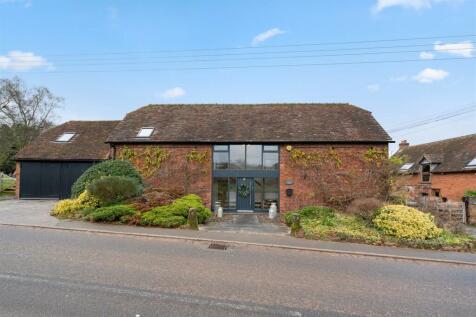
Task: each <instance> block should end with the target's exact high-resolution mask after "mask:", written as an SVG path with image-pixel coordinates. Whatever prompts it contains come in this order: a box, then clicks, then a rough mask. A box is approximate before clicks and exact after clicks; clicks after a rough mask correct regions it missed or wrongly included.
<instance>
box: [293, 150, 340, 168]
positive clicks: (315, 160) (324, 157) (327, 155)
mask: <svg viewBox="0 0 476 317" xmlns="http://www.w3.org/2000/svg"><path fill="white" fill-rule="evenodd" d="M287 149H288V151H289V153H290V159H291V161H292V162H293V163H296V164H299V165H301V166H303V167H312V166H314V167H315V166H316V165H321V164H323V163H329V162H331V163H334V164H335V166H336V167H337V168H340V167H341V166H342V160H341V159H340V157H339V155H338V154H337V152H336V151H335V150H334V149H333V148H330V149H328V150H326V151H319V152H304V151H303V150H300V149H295V148H293V147H291V146H288V147H287Z"/></svg>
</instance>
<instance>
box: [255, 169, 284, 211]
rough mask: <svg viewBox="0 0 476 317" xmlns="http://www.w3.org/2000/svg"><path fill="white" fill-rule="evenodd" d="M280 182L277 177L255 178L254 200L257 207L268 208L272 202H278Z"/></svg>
mask: <svg viewBox="0 0 476 317" xmlns="http://www.w3.org/2000/svg"><path fill="white" fill-rule="evenodd" d="M278 197H279V183H278V179H277V178H261V177H258V178H255V179H254V201H255V208H256V209H268V208H269V207H270V206H271V203H273V202H274V203H276V204H277V203H278Z"/></svg>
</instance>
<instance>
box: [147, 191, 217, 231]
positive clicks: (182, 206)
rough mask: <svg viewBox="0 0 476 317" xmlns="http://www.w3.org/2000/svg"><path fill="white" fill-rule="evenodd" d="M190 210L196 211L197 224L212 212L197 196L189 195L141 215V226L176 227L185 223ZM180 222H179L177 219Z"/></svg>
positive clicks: (202, 221)
mask: <svg viewBox="0 0 476 317" xmlns="http://www.w3.org/2000/svg"><path fill="white" fill-rule="evenodd" d="M190 208H196V209H197V218H198V222H199V223H204V222H205V221H206V220H207V219H208V218H210V217H211V215H212V212H211V211H210V209H208V208H206V207H205V206H204V205H203V203H202V200H201V198H200V197H199V196H197V195H194V194H190V195H186V196H183V197H181V198H178V199H176V200H174V201H173V202H172V203H171V204H169V205H165V206H160V207H156V208H154V209H152V210H150V211H148V212H145V213H144V214H142V218H141V224H143V225H150V226H161V227H166V228H170V227H178V226H181V225H183V224H185V223H186V221H187V217H188V211H189V209H190ZM176 217H180V218H181V220H180V221H179V219H178V218H176Z"/></svg>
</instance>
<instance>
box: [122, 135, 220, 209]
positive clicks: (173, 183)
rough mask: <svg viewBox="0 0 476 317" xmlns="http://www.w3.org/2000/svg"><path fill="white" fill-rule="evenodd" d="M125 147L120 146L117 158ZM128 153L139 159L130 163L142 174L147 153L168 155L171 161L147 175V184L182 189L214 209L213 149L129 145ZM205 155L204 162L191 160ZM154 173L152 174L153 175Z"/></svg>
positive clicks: (205, 147) (185, 146) (168, 159)
mask: <svg viewBox="0 0 476 317" xmlns="http://www.w3.org/2000/svg"><path fill="white" fill-rule="evenodd" d="M124 148H125V147H124V145H116V150H115V152H116V158H118V157H119V156H120V154H121V151H122V150H123V149H124ZM126 148H127V149H129V150H132V151H134V152H135V153H136V155H137V157H136V158H134V159H131V160H130V161H131V162H132V163H133V164H134V165H135V166H136V168H137V169H138V170H139V171H142V170H143V168H144V165H145V163H144V161H145V158H144V153H145V151H146V149H147V148H149V149H157V148H159V149H161V150H163V151H164V152H165V153H167V158H166V159H165V160H164V161H163V162H162V163H161V164H160V167H159V168H155V169H154V170H153V171H150V172H147V173H141V174H143V177H144V181H145V182H146V183H147V184H149V185H151V186H154V187H158V188H162V189H168V190H170V189H178V190H181V191H183V192H185V193H193V194H197V195H199V196H200V197H202V199H203V201H204V203H205V205H206V206H209V207H210V205H211V189H212V163H211V145H188V144H183V145H182V144H173V145H166V144H164V145H162V144H160V145H127V146H126ZM194 150H195V151H196V152H197V153H200V154H204V155H205V158H204V161H203V162H198V161H195V160H190V159H187V157H188V156H189V154H190V153H192V151H194ZM149 173H151V174H149Z"/></svg>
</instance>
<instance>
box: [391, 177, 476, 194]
mask: <svg viewBox="0 0 476 317" xmlns="http://www.w3.org/2000/svg"><path fill="white" fill-rule="evenodd" d="M399 183H400V184H402V185H405V186H407V188H408V191H409V194H410V196H411V198H416V197H418V196H421V195H422V193H425V194H427V195H428V196H435V191H439V195H440V197H444V198H447V199H448V200H452V201H461V199H462V197H463V196H464V192H465V191H466V190H468V189H474V188H476V173H475V172H474V171H472V172H465V173H462V172H461V173H445V174H432V175H431V177H430V183H425V184H422V183H421V179H420V175H419V174H414V175H405V176H402V177H400V180H399Z"/></svg>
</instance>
